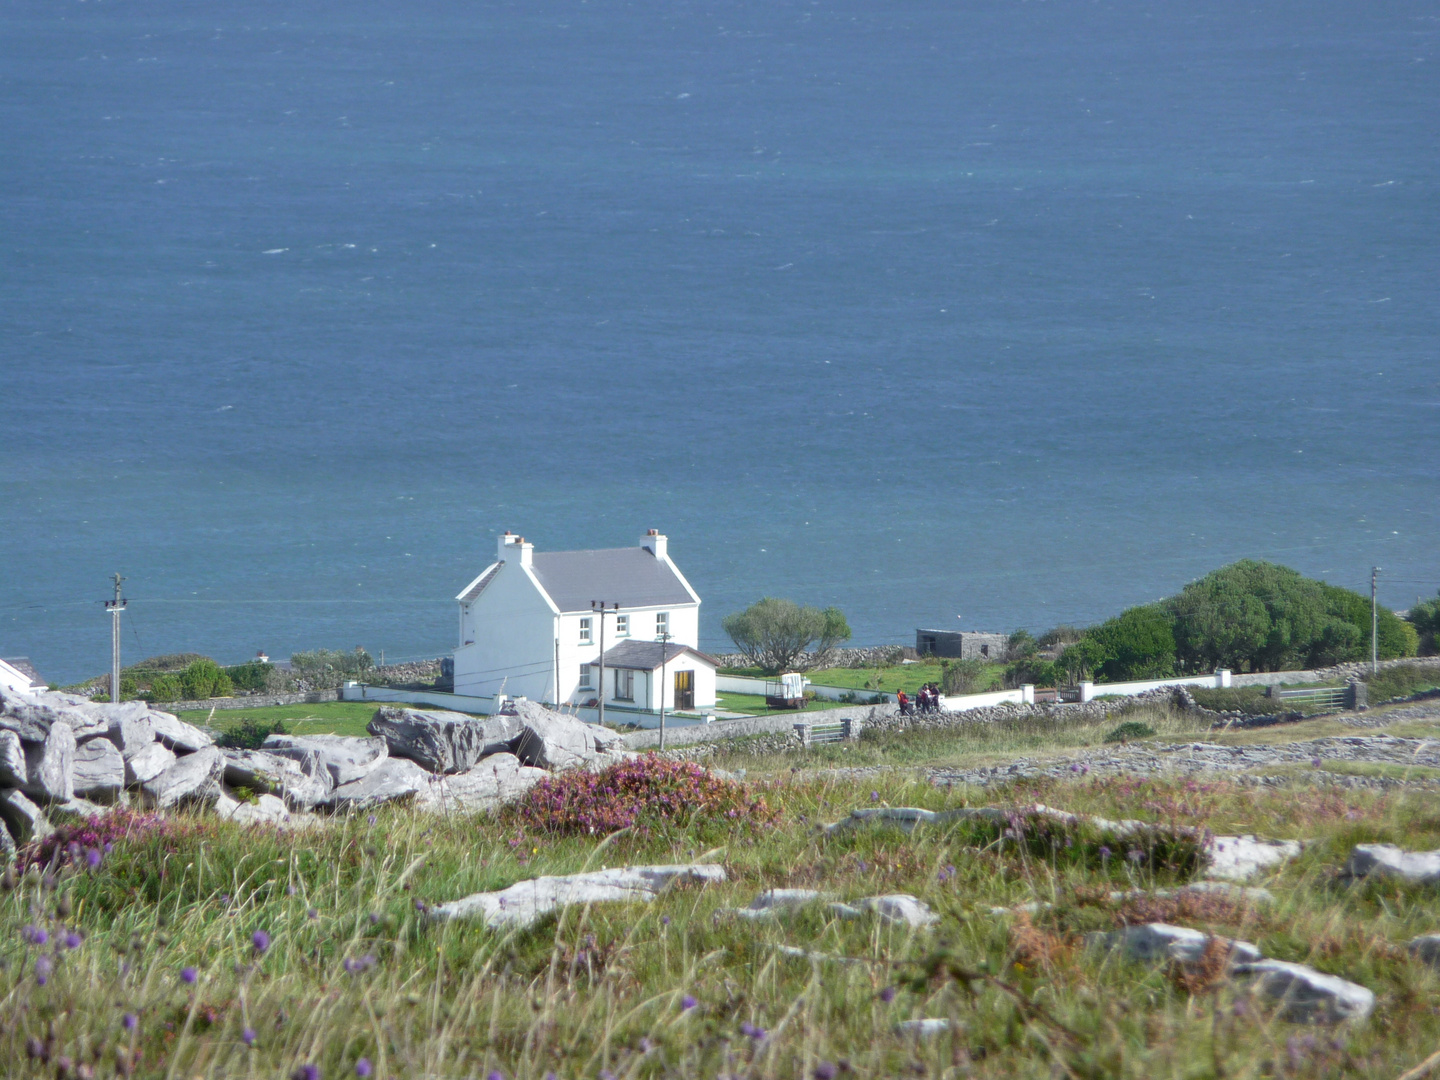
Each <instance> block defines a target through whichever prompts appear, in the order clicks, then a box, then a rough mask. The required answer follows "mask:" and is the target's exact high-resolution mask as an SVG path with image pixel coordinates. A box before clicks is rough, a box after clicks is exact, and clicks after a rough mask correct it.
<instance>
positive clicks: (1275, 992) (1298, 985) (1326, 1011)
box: [1235, 960, 1375, 1024]
mask: <svg viewBox="0 0 1440 1080" xmlns="http://www.w3.org/2000/svg"><path fill="white" fill-rule="evenodd" d="M1235 973H1236V974H1237V975H1250V976H1255V978H1256V982H1255V986H1254V992H1255V994H1256V995H1257V996H1259V997H1264V998H1268V999H1269V1000H1270V1001H1273V1002H1276V1003H1278V1004H1279V1010H1278V1011H1277V1013H1276V1016H1277V1017H1278V1018H1279V1019H1281V1020H1287V1021H1289V1022H1291V1023H1296V1024H1338V1023H1340V1022H1342V1021H1345V1020H1363V1019H1364V1018H1365V1017H1367V1016H1369V1015H1370V1012H1371V1010H1372V1009H1374V1008H1375V995H1374V994H1373V993H1371V992H1370V991H1369V990H1367V989H1366V988H1365V987H1363V986H1361V985H1359V984H1358V983H1353V982H1350V981H1348V980H1346V979H1342V978H1340V977H1339V976H1338V975H1326V974H1324V973H1323V972H1319V971H1316V970H1315V969H1314V968H1311V967H1306V966H1305V965H1304V964H1289V963H1286V962H1285V961H1283V960H1259V961H1256V962H1255V963H1251V964H1241V965H1238V966H1237V967H1236V968H1235Z"/></svg>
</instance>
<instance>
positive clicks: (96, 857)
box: [85, 847, 104, 870]
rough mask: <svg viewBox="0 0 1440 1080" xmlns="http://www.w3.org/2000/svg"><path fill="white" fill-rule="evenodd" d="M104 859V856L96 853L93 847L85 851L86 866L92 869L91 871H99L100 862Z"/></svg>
mask: <svg viewBox="0 0 1440 1080" xmlns="http://www.w3.org/2000/svg"><path fill="white" fill-rule="evenodd" d="M103 858H104V856H103V855H101V854H100V852H98V851H96V850H95V849H94V848H93V847H92V848H88V849H86V851H85V865H86V866H88V867H90V869H91V870H98V869H99V868H100V862H101V860H102V859H103Z"/></svg>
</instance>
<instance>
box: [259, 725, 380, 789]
mask: <svg viewBox="0 0 1440 1080" xmlns="http://www.w3.org/2000/svg"><path fill="white" fill-rule="evenodd" d="M261 749H262V750H264V751H265V752H266V753H268V754H274V755H276V756H277V757H288V758H290V759H291V760H292V761H300V762H303V761H305V759H306V756H307V755H309V754H314V755H315V757H316V758H317V759H319V761H320V764H322V765H323V766H324V767H325V768H326V770H327V771H328V772H329V773H330V778H331V779H332V780H333V781H334V782H335V786H336V787H337V788H338V787H340V786H341V785H343V784H349V783H352V782H354V781H356V780H360V779H362V778H363V777H365V776H368V775H369V774H370V773H371V772H372V771H373V770H374V769H376V768H378V767H379V765H380V763H381V762H383V761H386V760H388V759H389V756H390V755H389V751H388V750H387V749H386V747H385V740H384V739H360V738H356V737H354V736H352V735H267V736H266V737H265V742H264V743H263V744H262V745H261Z"/></svg>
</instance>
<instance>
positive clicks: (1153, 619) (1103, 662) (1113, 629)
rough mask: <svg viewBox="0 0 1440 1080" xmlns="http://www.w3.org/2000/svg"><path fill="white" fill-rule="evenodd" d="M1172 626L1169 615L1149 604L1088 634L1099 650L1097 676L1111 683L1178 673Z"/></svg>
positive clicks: (1108, 621) (1095, 669)
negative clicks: (1176, 671) (1176, 670)
mask: <svg viewBox="0 0 1440 1080" xmlns="http://www.w3.org/2000/svg"><path fill="white" fill-rule="evenodd" d="M1173 625H1174V618H1173V617H1172V616H1171V615H1170V613H1169V612H1167V611H1166V610H1165V609H1163V608H1162V607H1160V606H1159V605H1158V604H1146V605H1144V606H1142V607H1132V608H1128V609H1126V610H1125V611H1122V612H1121V613H1120V614H1119V615H1117V616H1115V618H1113V619H1110V620H1107V621H1106V622H1103V623H1101V624H1100V625H1099V626H1096V627H1094V628H1092V629H1090V630H1087V631H1085V640H1087V641H1091V642H1094V644H1095V646H1096V648H1097V649H1098V653H1097V656H1098V657H1099V658H1100V659H1099V663H1098V664H1096V665H1094V667H1093V670H1094V673H1095V675H1096V676H1097V677H1098V678H1099V679H1103V680H1106V681H1108V682H1123V681H1125V680H1126V679H1160V678H1164V677H1165V676H1166V675H1169V674H1170V673H1171V672H1173V671H1174V670H1175V634H1174V631H1173V629H1172V627H1173Z"/></svg>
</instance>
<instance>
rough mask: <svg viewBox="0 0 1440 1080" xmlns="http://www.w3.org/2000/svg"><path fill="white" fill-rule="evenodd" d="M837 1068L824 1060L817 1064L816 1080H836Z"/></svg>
mask: <svg viewBox="0 0 1440 1080" xmlns="http://www.w3.org/2000/svg"><path fill="white" fill-rule="evenodd" d="M836 1071H837V1070H836V1068H835V1066H834V1065H831V1064H830V1062H828V1061H822V1062H820V1064H818V1065H816V1066H815V1080H835V1073H836Z"/></svg>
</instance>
